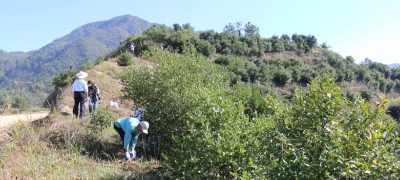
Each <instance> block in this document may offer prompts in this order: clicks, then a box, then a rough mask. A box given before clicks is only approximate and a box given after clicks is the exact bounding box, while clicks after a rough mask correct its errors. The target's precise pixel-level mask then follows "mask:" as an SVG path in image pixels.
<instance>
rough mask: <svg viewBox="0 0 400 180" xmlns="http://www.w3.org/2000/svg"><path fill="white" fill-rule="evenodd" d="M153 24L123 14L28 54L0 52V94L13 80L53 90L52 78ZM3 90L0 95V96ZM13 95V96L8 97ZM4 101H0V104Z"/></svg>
mask: <svg viewBox="0 0 400 180" xmlns="http://www.w3.org/2000/svg"><path fill="white" fill-rule="evenodd" d="M154 25H157V24H155V23H150V22H147V21H145V20H143V19H141V18H139V17H137V16H132V15H122V16H117V17H114V18H111V19H108V20H103V21H97V22H92V23H87V24H84V25H82V26H80V27H77V28H75V29H74V30H72V31H71V32H70V33H69V34H67V35H64V36H62V37H60V38H57V39H54V40H53V41H52V42H50V43H49V44H47V45H45V46H43V47H41V48H39V49H37V50H34V51H30V52H25V53H9V52H6V51H5V50H2V51H1V52H2V53H0V87H1V88H0V95H4V94H6V93H4V91H11V90H13V89H14V87H13V86H14V85H13V84H14V81H26V82H30V83H36V84H41V85H42V86H45V87H46V88H45V92H46V93H49V92H51V90H52V89H53V87H52V85H51V80H52V76H54V75H56V74H57V73H59V72H62V71H65V70H68V69H69V68H70V67H71V66H72V67H74V68H78V69H79V67H80V66H82V65H83V64H84V63H86V62H87V60H88V61H89V62H93V61H94V60H95V59H96V58H97V57H100V56H102V55H105V54H107V53H109V52H110V51H112V50H113V49H115V48H116V47H118V46H119V45H120V42H121V41H123V40H125V39H126V38H128V37H130V36H132V35H133V34H141V33H142V32H143V31H145V30H146V29H148V28H149V27H151V26H154ZM2 91H3V93H2ZM10 96H15V95H10ZM2 101H3V100H2V99H1V98H0V102H2Z"/></svg>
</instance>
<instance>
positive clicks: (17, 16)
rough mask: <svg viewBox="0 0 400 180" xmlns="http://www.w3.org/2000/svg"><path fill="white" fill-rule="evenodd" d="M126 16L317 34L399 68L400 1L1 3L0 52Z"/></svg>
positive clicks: (335, 46)
mask: <svg viewBox="0 0 400 180" xmlns="http://www.w3.org/2000/svg"><path fill="white" fill-rule="evenodd" d="M125 14H131V15H134V16H138V17H140V18H142V19H144V20H146V21H149V22H153V23H160V24H166V25H168V26H172V24H173V23H180V24H183V23H190V24H191V25H192V26H193V27H194V28H195V30H208V29H214V30H216V31H218V32H220V31H222V29H223V27H224V25H225V24H227V23H234V22H236V21H242V22H244V23H245V22H252V23H253V24H255V25H257V26H259V27H260V34H261V36H262V37H271V36H272V35H274V34H275V35H279V36H280V35H282V34H289V35H290V36H291V35H292V34H294V33H298V34H305V35H309V34H311V35H315V36H316V37H317V39H318V43H319V44H321V43H323V42H327V44H328V45H330V46H331V47H332V50H334V51H336V52H338V53H340V54H341V55H342V56H343V57H345V56H348V55H352V56H353V57H354V58H355V59H356V61H357V62H360V61H362V60H364V59H365V58H366V57H369V58H370V59H372V60H373V61H379V62H383V63H387V64H389V63H400V57H399V55H398V54H397V53H398V52H397V51H400V0H379V1H378V0H282V1H277V0H240V1H239V0H198V1H191V0H173V1H166V0H142V1H137V0H68V1H55V0H35V1H32V0H1V1H0V49H4V50H6V51H31V50H36V49H39V48H40V47H42V46H45V45H46V44H48V43H50V42H51V41H52V40H54V39H56V38H60V37H62V36H64V35H66V34H68V33H70V32H71V31H72V30H74V29H75V28H77V27H79V26H82V25H84V24H87V23H90V22H95V21H101V20H108V19H111V18H113V17H115V16H121V15H125Z"/></svg>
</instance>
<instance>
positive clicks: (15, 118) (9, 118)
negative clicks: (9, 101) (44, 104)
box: [0, 111, 50, 130]
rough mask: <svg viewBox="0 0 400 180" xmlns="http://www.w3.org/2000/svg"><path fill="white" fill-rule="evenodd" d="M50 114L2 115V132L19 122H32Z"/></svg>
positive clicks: (0, 122) (0, 117)
mask: <svg viewBox="0 0 400 180" xmlns="http://www.w3.org/2000/svg"><path fill="white" fill-rule="evenodd" d="M49 113H50V112H48V111H46V112H37V113H29V114H16V115H0V130H1V129H6V128H9V127H10V126H11V125H13V124H14V123H17V122H19V121H23V122H32V121H35V120H38V119H42V118H45V117H47V116H48V115H49Z"/></svg>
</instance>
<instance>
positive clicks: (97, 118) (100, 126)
mask: <svg viewBox="0 0 400 180" xmlns="http://www.w3.org/2000/svg"><path fill="white" fill-rule="evenodd" d="M113 122H114V119H113V117H112V116H111V114H110V113H109V112H108V111H107V108H103V107H99V108H97V109H96V111H95V112H94V113H93V115H92V116H91V119H90V127H91V129H92V131H93V132H95V133H99V132H102V131H103V130H104V129H106V128H108V127H110V126H111V125H112V123H113Z"/></svg>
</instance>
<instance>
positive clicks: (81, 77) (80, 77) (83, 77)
mask: <svg viewBox="0 0 400 180" xmlns="http://www.w3.org/2000/svg"><path fill="white" fill-rule="evenodd" d="M87 76H88V74H87V73H85V72H83V71H80V72H79V73H78V74H76V77H77V78H79V79H85V78H86V77H87Z"/></svg>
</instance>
